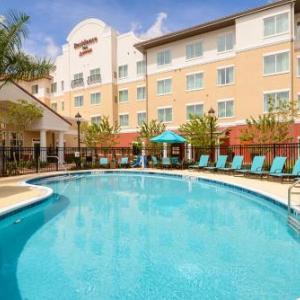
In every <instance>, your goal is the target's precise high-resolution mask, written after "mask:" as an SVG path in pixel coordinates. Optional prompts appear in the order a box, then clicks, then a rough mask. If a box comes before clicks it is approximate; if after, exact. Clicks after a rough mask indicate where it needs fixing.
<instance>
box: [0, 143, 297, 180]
mask: <svg viewBox="0 0 300 300" xmlns="http://www.w3.org/2000/svg"><path fill="white" fill-rule="evenodd" d="M164 151H165V155H167V156H169V157H179V158H180V160H181V161H182V162H184V164H183V165H184V166H186V167H187V166H188V165H189V164H192V163H194V162H197V161H198V160H199V157H200V155H201V154H209V155H210V163H211V164H213V163H215V161H216V159H217V158H218V156H219V155H221V154H226V155H228V163H230V162H231V161H232V158H233V157H234V156H235V155H243V156H244V165H245V166H246V165H250V164H251V161H252V158H253V157H254V156H255V155H264V156H265V157H266V163H265V169H266V170H268V169H269V168H270V166H271V164H272V161H273V159H274V157H276V156H286V157H287V162H286V166H285V168H286V170H285V171H287V172H290V171H291V169H292V168H293V166H294V164H295V162H296V160H297V159H298V157H299V154H300V144H298V143H295V144H268V145H230V146H225V145H221V146H217V147H213V148H211V147H189V146H188V145H168V147H167V149H165V150H164V149H163V146H162V145H157V146H155V147H153V148H149V147H147V148H145V149H141V148H140V147H122V148H121V147H112V148H88V147H82V148H81V149H80V152H79V151H78V148H76V147H65V148H39V147H1V146H0V176H13V175H21V174H30V173H38V172H49V171H57V170H74V169H89V168H98V167H99V160H100V158H101V157H106V158H108V161H109V163H110V167H111V168H115V167H117V166H118V162H119V161H120V159H121V158H122V157H128V158H129V161H130V162H132V161H133V160H134V159H135V158H136V156H137V155H140V154H142V153H144V154H145V155H146V156H148V158H149V159H150V157H151V156H153V155H155V156H156V157H157V158H158V159H161V158H162V157H163V155H164Z"/></svg>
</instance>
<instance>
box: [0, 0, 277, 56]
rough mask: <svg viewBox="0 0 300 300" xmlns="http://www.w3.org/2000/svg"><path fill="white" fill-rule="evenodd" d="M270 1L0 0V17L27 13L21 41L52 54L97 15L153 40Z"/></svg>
mask: <svg viewBox="0 0 300 300" xmlns="http://www.w3.org/2000/svg"><path fill="white" fill-rule="evenodd" d="M270 1H272V0H188V1H184V0H160V1H159V0H0V15H5V13H6V12H8V11H9V10H17V11H20V12H24V13H26V14H28V15H29V16H30V23H29V25H28V29H29V37H28V39H27V40H26V43H25V45H24V47H25V50H26V51H27V52H29V53H31V54H34V55H39V56H47V57H49V58H55V57H56V56H57V55H58V54H59V53H60V51H61V46H62V45H63V44H64V43H65V42H66V37H67V35H68V33H69V32H70V31H71V30H72V28H73V27H74V26H75V25H76V24H77V23H78V22H80V21H81V20H83V19H86V18H90V17H94V18H99V19H101V20H102V21H104V22H105V23H107V24H108V25H110V26H112V27H113V28H115V29H116V30H117V31H118V32H120V33H124V32H128V31H130V30H132V31H134V32H135V34H137V35H138V36H140V37H141V38H152V37H156V36H159V35H162V34H165V33H168V32H172V31H175V30H179V29H183V28H187V27H190V26H193V25H197V24H200V23H203V22H206V21H209V20H213V19H216V18H219V17H223V16H226V15H230V14H233V13H235V12H239V11H241V10H245V9H248V8H253V7H256V6H260V5H264V4H266V3H268V2H270Z"/></svg>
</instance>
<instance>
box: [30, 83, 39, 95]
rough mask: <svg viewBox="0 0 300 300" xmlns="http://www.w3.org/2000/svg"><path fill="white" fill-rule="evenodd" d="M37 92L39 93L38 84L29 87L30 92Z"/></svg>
mask: <svg viewBox="0 0 300 300" xmlns="http://www.w3.org/2000/svg"><path fill="white" fill-rule="evenodd" d="M38 93H39V86H38V85H37V84H35V85H33V86H32V87H31V94H32V95H36V94H38Z"/></svg>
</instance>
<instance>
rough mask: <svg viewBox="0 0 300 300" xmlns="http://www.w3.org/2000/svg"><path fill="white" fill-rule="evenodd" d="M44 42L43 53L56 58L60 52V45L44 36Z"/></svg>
mask: <svg viewBox="0 0 300 300" xmlns="http://www.w3.org/2000/svg"><path fill="white" fill-rule="evenodd" d="M45 43H46V45H45V55H46V56H47V57H50V58H56V56H57V55H59V53H60V47H59V46H58V45H56V44H55V42H54V40H53V39H52V38H51V37H46V38H45Z"/></svg>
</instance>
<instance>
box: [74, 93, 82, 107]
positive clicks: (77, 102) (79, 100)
mask: <svg viewBox="0 0 300 300" xmlns="http://www.w3.org/2000/svg"><path fill="white" fill-rule="evenodd" d="M74 106H75V107H80V106H83V96H76V97H75V98H74Z"/></svg>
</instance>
